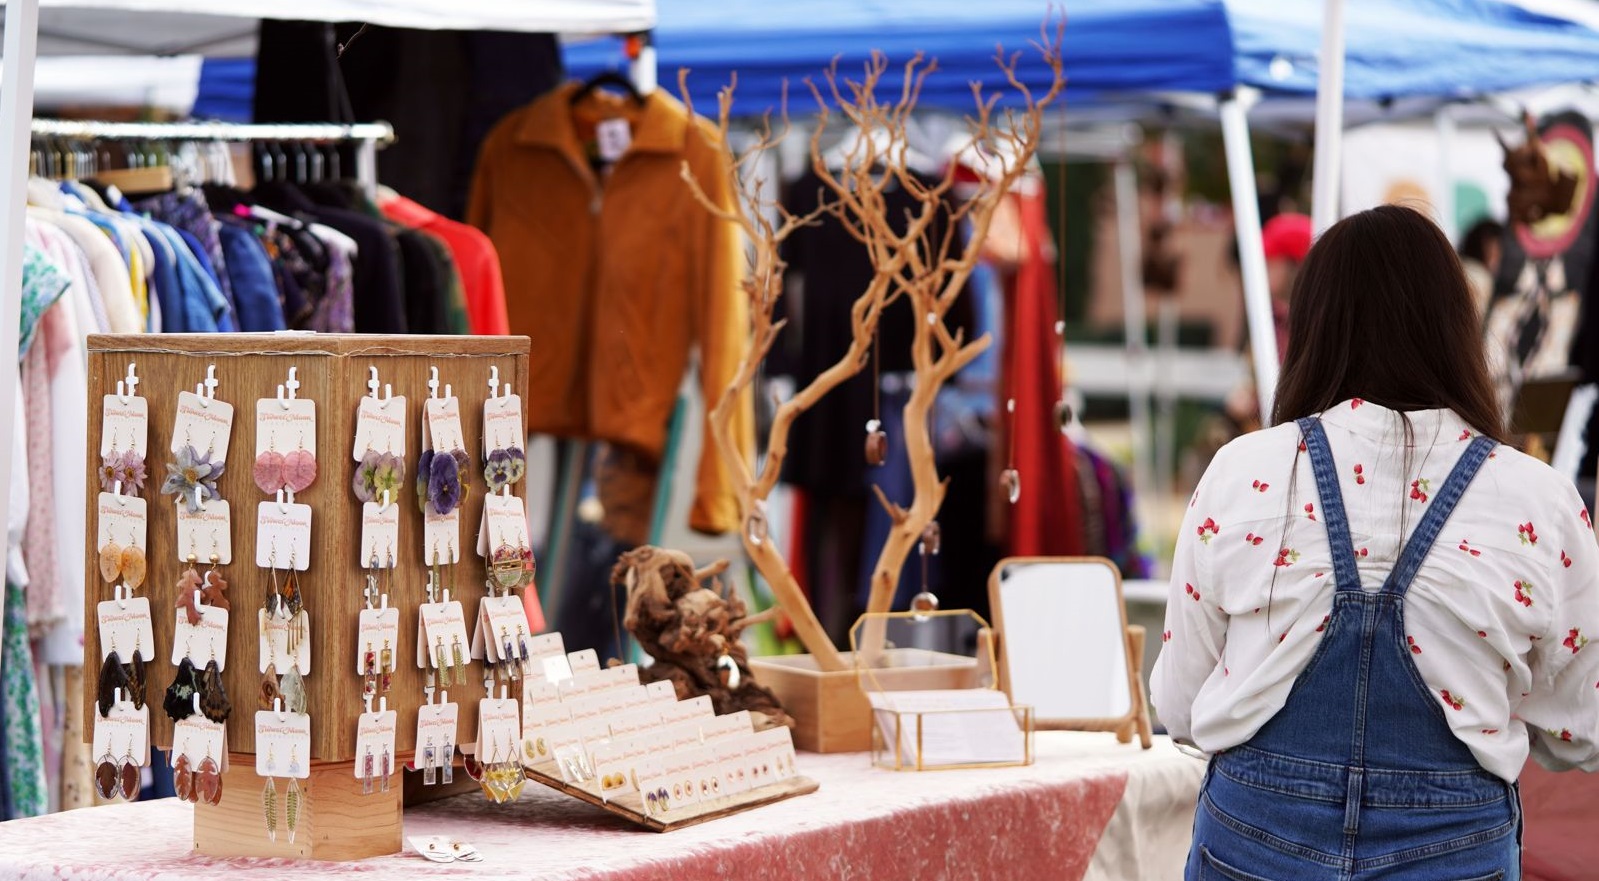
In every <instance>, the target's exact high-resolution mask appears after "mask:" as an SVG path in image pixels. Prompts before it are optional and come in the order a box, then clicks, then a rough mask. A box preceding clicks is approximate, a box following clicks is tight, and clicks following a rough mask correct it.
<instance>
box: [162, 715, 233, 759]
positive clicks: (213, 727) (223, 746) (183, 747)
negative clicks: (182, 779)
mask: <svg viewBox="0 0 1599 881" xmlns="http://www.w3.org/2000/svg"><path fill="white" fill-rule="evenodd" d="M172 747H173V749H172V755H171V756H170V759H171V761H172V764H173V767H176V766H177V761H178V757H179V756H185V757H187V758H188V760H189V767H191V768H198V767H200V762H201V761H203V760H205V759H206V758H210V759H212V760H213V761H216V762H217V763H218V764H219V765H220V767H221V769H222V770H224V771H226V770H227V764H228V729H227V728H226V727H225V726H223V725H221V724H219V723H217V722H213V721H211V720H210V719H207V718H206V717H204V716H202V715H200V714H198V713H196V714H195V715H193V716H190V717H189V718H187V719H181V720H179V721H178V723H177V724H175V725H173V726H172Z"/></svg>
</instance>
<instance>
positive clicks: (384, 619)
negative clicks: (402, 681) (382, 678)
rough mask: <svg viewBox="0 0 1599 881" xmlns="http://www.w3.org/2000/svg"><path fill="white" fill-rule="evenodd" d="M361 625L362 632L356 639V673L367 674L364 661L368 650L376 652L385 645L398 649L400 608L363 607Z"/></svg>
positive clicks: (358, 674)
mask: <svg viewBox="0 0 1599 881" xmlns="http://www.w3.org/2000/svg"><path fill="white" fill-rule="evenodd" d="M359 627H360V632H359V635H358V636H357V637H356V640H355V647H356V653H355V675H357V676H365V675H366V672H367V671H366V664H365V663H364V661H365V656H366V653H367V652H373V653H374V654H376V653H378V652H379V651H380V650H381V649H383V648H384V647H385V646H388V647H392V648H394V649H396V650H398V648H399V646H400V610H399V609H397V608H394V607H387V608H381V609H362V610H361V618H360V623H359ZM378 657H381V655H378ZM389 672H393V670H392V669H391V670H390V671H389Z"/></svg>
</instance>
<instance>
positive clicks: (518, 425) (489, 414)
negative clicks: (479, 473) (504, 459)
mask: <svg viewBox="0 0 1599 881" xmlns="http://www.w3.org/2000/svg"><path fill="white" fill-rule="evenodd" d="M522 425H523V422H522V396H521V395H502V396H500V397H498V398H489V399H488V400H487V401H484V402H483V456H484V458H488V455H489V453H492V452H494V451H495V450H521V449H522V448H523V447H524V446H526V444H527V441H526V439H525V438H524V436H523V434H522Z"/></svg>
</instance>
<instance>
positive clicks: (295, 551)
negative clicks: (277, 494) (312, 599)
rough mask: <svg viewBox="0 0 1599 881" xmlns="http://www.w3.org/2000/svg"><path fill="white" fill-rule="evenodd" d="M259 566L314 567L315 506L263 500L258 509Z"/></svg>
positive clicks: (256, 531)
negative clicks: (312, 562) (312, 525)
mask: <svg viewBox="0 0 1599 881" xmlns="http://www.w3.org/2000/svg"><path fill="white" fill-rule="evenodd" d="M255 565H256V566H258V567H260V568H262V569H294V570H295V571H297V572H304V571H305V570H307V569H309V568H311V506H310V505H302V504H299V503H295V504H292V505H290V504H281V505H280V504H278V503H277V502H275V501H274V502H261V503H260V504H258V505H256V508H255Z"/></svg>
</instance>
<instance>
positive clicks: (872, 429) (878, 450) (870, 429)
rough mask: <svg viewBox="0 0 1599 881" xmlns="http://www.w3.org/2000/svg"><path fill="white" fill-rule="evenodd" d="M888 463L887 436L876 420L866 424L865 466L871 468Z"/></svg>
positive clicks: (880, 422)
mask: <svg viewBox="0 0 1599 881" xmlns="http://www.w3.org/2000/svg"><path fill="white" fill-rule="evenodd" d="M887 461H888V434H887V433H886V432H884V431H883V423H882V421H880V420H877V419H869V420H867V422H866V464H867V465H870V466H871V467H873V468H876V467H878V466H880V465H882V464H883V463H884V462H887Z"/></svg>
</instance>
